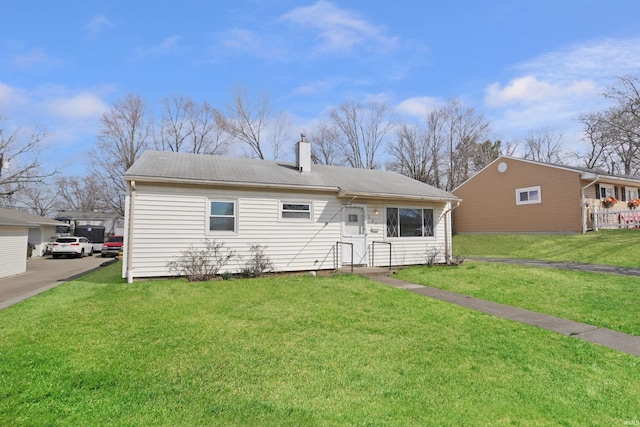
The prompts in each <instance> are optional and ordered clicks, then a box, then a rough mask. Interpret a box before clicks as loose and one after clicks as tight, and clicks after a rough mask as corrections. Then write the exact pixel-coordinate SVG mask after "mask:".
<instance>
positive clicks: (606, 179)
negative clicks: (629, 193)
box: [580, 172, 640, 186]
mask: <svg viewBox="0 0 640 427" xmlns="http://www.w3.org/2000/svg"><path fill="white" fill-rule="evenodd" d="M580 178H581V179H584V180H589V181H592V180H594V179H596V178H597V179H598V181H599V182H602V183H605V184H606V183H612V184H616V183H621V184H624V183H630V182H631V183H634V184H637V185H638V186H640V179H633V178H622V177H616V176H611V175H600V174H597V173H592V172H583V173H582V174H581V175H580Z"/></svg>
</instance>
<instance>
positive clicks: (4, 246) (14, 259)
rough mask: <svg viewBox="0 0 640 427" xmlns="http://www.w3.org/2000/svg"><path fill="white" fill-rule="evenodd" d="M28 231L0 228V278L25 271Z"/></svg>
mask: <svg viewBox="0 0 640 427" xmlns="http://www.w3.org/2000/svg"><path fill="white" fill-rule="evenodd" d="M28 234H29V230H28V229H27V228H26V227H25V228H13V227H2V226H0V277H7V276H13V275H14V274H20V273H24V272H25V271H27V236H28Z"/></svg>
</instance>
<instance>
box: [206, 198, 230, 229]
mask: <svg viewBox="0 0 640 427" xmlns="http://www.w3.org/2000/svg"><path fill="white" fill-rule="evenodd" d="M209 231H230V232H232V233H233V232H235V231H236V202H230V201H211V206H210V211H209Z"/></svg>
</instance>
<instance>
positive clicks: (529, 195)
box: [516, 186, 542, 205]
mask: <svg viewBox="0 0 640 427" xmlns="http://www.w3.org/2000/svg"><path fill="white" fill-rule="evenodd" d="M532 203H542V197H541V194H540V186H537V187H527V188H518V189H517V190H516V205H529V204H532Z"/></svg>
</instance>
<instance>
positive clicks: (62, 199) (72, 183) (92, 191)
mask: <svg viewBox="0 0 640 427" xmlns="http://www.w3.org/2000/svg"><path fill="white" fill-rule="evenodd" d="M56 188H57V189H58V195H59V207H58V209H60V210H67V211H79V212H91V211H104V210H108V208H109V206H107V205H106V204H105V201H104V200H105V198H106V197H105V195H104V194H103V188H102V183H101V182H100V181H99V180H98V179H97V178H96V177H95V176H94V175H87V176H70V177H60V178H58V179H57V180H56Z"/></svg>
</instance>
